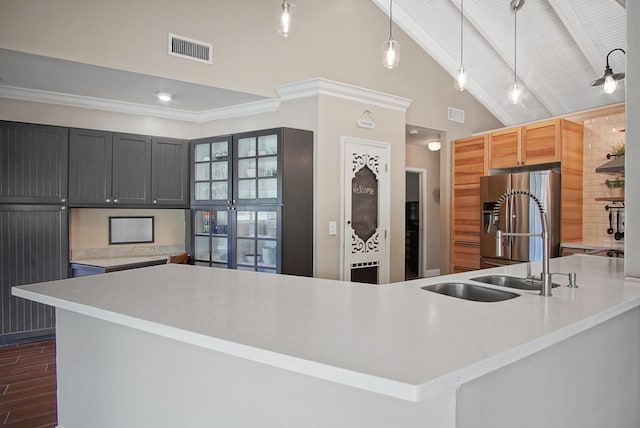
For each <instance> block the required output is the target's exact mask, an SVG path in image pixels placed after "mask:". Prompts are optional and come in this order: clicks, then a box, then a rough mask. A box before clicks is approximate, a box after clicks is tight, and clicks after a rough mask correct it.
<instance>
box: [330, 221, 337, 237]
mask: <svg viewBox="0 0 640 428" xmlns="http://www.w3.org/2000/svg"><path fill="white" fill-rule="evenodd" d="M337 234H338V224H337V223H336V222H335V221H330V222H329V235H337Z"/></svg>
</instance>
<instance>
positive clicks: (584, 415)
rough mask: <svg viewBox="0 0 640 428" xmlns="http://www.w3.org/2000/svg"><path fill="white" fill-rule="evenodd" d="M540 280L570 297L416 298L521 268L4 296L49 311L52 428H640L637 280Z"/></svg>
mask: <svg viewBox="0 0 640 428" xmlns="http://www.w3.org/2000/svg"><path fill="white" fill-rule="evenodd" d="M538 269H539V264H535V263H534V264H533V270H534V272H535V271H537V270H538ZM551 269H552V271H553V272H558V271H560V272H569V271H573V272H577V275H578V284H579V288H577V289H575V288H568V287H565V286H561V287H558V288H554V290H553V292H554V296H552V297H541V296H538V295H537V294H536V293H534V292H526V291H518V290H515V292H516V293H518V294H521V296H519V297H517V298H515V299H511V300H506V301H502V302H495V303H483V302H473V301H466V300H461V299H457V298H454V297H449V296H443V295H440V294H435V293H432V292H428V291H424V290H421V287H422V286H425V285H428V284H433V283H439V282H451V281H466V280H468V279H469V278H473V277H475V276H480V275H484V274H487V273H506V274H510V275H515V276H523V275H524V273H525V267H524V265H513V266H507V267H503V268H497V269H491V270H484V271H476V272H469V273H465V274H457V275H449V276H441V277H436V278H429V279H423V280H415V281H410V282H404V283H397V284H389V285H382V286H373V285H365V284H352V283H346V282H339V281H329V280H321V279H310V278H300V277H293V276H283V275H271V274H260V273H253V272H239V271H232V270H223V269H214V268H203V267H194V266H185V265H163V266H156V267H149V268H143V269H137V270H131V271H123V272H115V273H110V274H104V275H98V276H92V277H85V278H74V279H69V280H63V281H55V282H49V283H39V284H33V285H28V286H22V287H15V288H14V289H13V294H14V295H16V296H20V297H23V298H26V299H30V300H35V301H38V302H41V303H45V304H49V305H53V306H55V307H56V308H57V312H56V313H57V333H56V334H57V352H58V354H57V355H58V357H57V358H58V366H57V370H58V409H59V414H58V421H59V422H58V423H59V425H60V426H63V427H65V428H78V427H95V428H99V427H119V428H126V427H137V428H138V427H184V428H195V427H323V428H326V427H350V428H353V427H367V428H377V427H438V428H454V427H457V428H467V427H474V428H477V427H487V428H488V427H491V428H498V427H509V428H513V427H536V428H537V427H541V426H545V427H559V428H560V427H562V428H567V427H580V428H584V427H594V428H595V427H603V426H611V427H638V426H640V406H639V405H638V403H639V402H640V283H638V282H632V281H625V280H624V277H623V273H622V270H623V261H622V260H618V259H614V258H605V257H595V256H582V255H575V256H571V257H565V258H559V259H553V260H552V261H551ZM554 281H556V282H560V283H562V284H566V283H567V281H566V279H565V277H562V276H559V277H554ZM479 285H483V284H479ZM487 287H493V288H500V287H494V286H487ZM511 291H514V290H511Z"/></svg>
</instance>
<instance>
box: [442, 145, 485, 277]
mask: <svg viewBox="0 0 640 428" xmlns="http://www.w3.org/2000/svg"><path fill="white" fill-rule="evenodd" d="M451 157H452V177H453V180H452V181H453V183H452V192H451V260H450V261H451V272H463V271H468V270H474V269H479V268H480V177H482V176H483V175H486V174H487V166H488V165H487V160H488V135H480V136H474V137H469V138H464V139H461V140H456V141H454V142H453V147H452V153H451Z"/></svg>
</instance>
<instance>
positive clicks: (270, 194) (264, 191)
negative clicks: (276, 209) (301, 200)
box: [258, 178, 278, 199]
mask: <svg viewBox="0 0 640 428" xmlns="http://www.w3.org/2000/svg"><path fill="white" fill-rule="evenodd" d="M277 197H278V180H277V179H275V178H261V179H259V180H258V198H260V199H262V198H277Z"/></svg>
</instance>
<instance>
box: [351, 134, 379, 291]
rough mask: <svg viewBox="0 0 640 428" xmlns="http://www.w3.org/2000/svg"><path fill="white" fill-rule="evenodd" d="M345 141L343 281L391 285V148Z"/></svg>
mask: <svg viewBox="0 0 640 428" xmlns="http://www.w3.org/2000/svg"><path fill="white" fill-rule="evenodd" d="M343 141H344V153H343V168H344V170H343V177H344V179H343V181H344V182H343V186H344V204H343V206H344V213H343V222H342V224H343V225H344V234H343V237H344V248H343V256H344V257H343V271H342V278H343V279H344V280H347V281H354V282H367V283H373V284H379V283H384V282H388V281H389V266H388V265H389V261H388V254H387V252H388V251H387V230H388V219H389V188H388V185H389V183H388V157H389V156H388V146H387V145H385V144H380V143H372V142H371V143H369V142H363V141H359V140H343Z"/></svg>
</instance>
